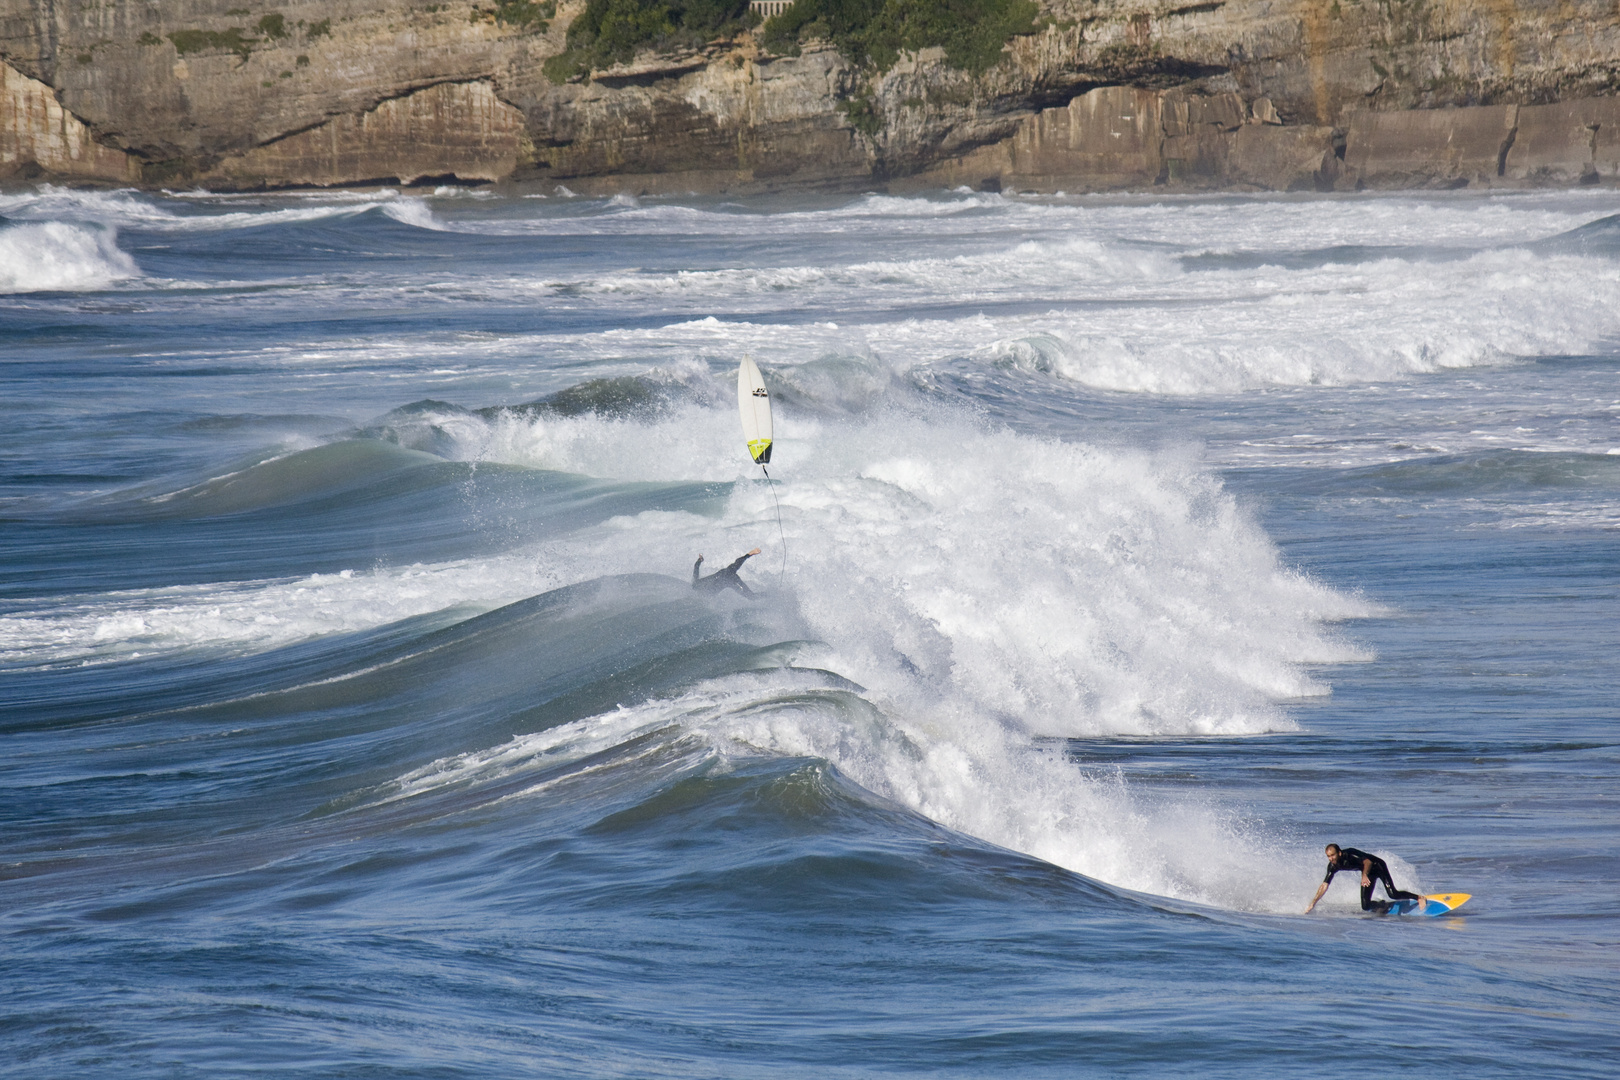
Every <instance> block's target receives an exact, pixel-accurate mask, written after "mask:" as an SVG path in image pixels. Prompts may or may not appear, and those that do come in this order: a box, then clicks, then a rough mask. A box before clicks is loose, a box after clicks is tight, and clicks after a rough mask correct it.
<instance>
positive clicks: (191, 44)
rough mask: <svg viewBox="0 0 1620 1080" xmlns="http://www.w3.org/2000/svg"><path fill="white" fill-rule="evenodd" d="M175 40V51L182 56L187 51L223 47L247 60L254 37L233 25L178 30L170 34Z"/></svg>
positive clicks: (192, 51)
mask: <svg viewBox="0 0 1620 1080" xmlns="http://www.w3.org/2000/svg"><path fill="white" fill-rule="evenodd" d="M169 40H170V41H172V42H174V51H175V52H177V53H179V54H180V55H181V56H184V55H186V53H194V52H207V51H208V50H210V49H222V50H228V51H230V52H233V53H235V54H236V55H237V56H240V57H241V58H242V61H243V62H244V63H246V62H247V58H248V54H249V53H251V52H252V51H253V42H254V39H253V38H245V37H243V36H242V28H241V27H239V26H233V27H231V28H230V29H229V30H176V31H175V32H174V33H172V34H170V35H169Z"/></svg>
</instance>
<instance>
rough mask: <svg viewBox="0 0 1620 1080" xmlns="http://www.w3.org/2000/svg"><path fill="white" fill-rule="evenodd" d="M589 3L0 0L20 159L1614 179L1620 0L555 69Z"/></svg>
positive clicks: (1202, 12) (1151, 183)
mask: <svg viewBox="0 0 1620 1080" xmlns="http://www.w3.org/2000/svg"><path fill="white" fill-rule="evenodd" d="M582 9H583V0H563V2H562V3H561V4H560V5H555V6H554V5H552V4H549V3H548V4H547V5H546V6H545V7H544V8H541V7H539V6H538V5H535V4H533V3H532V2H531V0H449V2H444V3H421V2H416V0H374V2H372V3H369V4H360V3H355V2H353V0H324V2H322V3H319V4H317V3H313V2H300V0H293V2H269V0H164V2H163V3H161V4H157V3H152V2H150V0H139V2H137V0H0V60H3V66H0V79H3V81H0V178H3V177H6V176H10V177H11V178H13V179H27V178H32V177H38V176H49V177H60V178H64V179H68V180H74V181H90V180H94V181H104V182H112V183H130V182H136V183H145V184H153V185H159V184H161V185H173V184H188V185H190V184H201V185H205V186H209V187H216V188H253V187H275V186H288V185H324V184H345V183H361V182H367V181H375V180H397V181H399V182H403V183H411V182H416V181H423V180H433V181H442V180H446V179H456V180H460V181H484V180H490V181H493V180H503V181H515V182H526V181H527V182H547V183H552V182H558V181H565V182H567V183H568V184H569V185H570V186H571V187H573V188H575V189H576V190H581V191H617V190H632V191H645V190H673V191H687V190H700V191H718V190H733V191H743V190H761V189H774V188H787V187H808V186H823V187H849V186H856V185H866V186H870V185H873V184H884V185H890V186H908V185H910V186H923V185H933V184H958V183H968V184H971V185H973V186H977V187H986V188H998V187H1010V188H1018V189H1035V190H1043V189H1044V190H1053V189H1064V190H1069V191H1085V190H1114V189H1132V188H1154V187H1158V188H1164V189H1170V190H1196V189H1207V188H1239V189H1250V190H1257V189H1321V190H1327V189H1335V188H1337V189H1346V188H1356V187H1363V186H1370V187H1424V186H1441V187H1457V186H1464V185H1475V186H1479V185H1486V186H1496V185H1506V186H1514V185H1520V186H1522V185H1530V184H1570V183H1603V182H1620V99H1617V98H1616V97H1615V96H1614V95H1615V94H1616V93H1617V92H1620V8H1617V5H1616V3H1615V0H1601V2H1599V0H1562V2H1557V3H1554V2H1530V0H1478V2H1474V3H1461V2H1441V0H1431V2H1425V0H1327V2H1321V0H1210V2H1203V3H1189V2H1179V3H1178V2H1169V3H1149V2H1143V0H1043V3H1042V7H1041V12H1042V16H1041V18H1040V19H1039V20H1038V22H1037V23H1036V25H1035V27H1034V30H1033V32H1032V33H1028V34H1025V35H1022V36H1017V37H1014V38H1012V39H1011V40H1010V42H1009V43H1008V45H1007V47H1006V49H1005V50H1004V52H1003V54H1002V58H1001V60H1000V62H999V63H996V64H994V65H993V66H991V67H990V68H989V69H988V70H985V71H983V72H982V73H979V74H972V73H969V72H967V71H963V70H959V69H957V68H953V67H952V66H951V65H950V64H949V63H948V62H947V59H946V56H945V53H944V52H943V51H941V50H939V49H922V50H920V51H918V52H914V53H908V54H905V55H902V56H901V58H900V59H899V61H898V62H895V63H892V64H891V65H890V66H889V67H888V68H887V69H885V70H877V69H875V68H874V67H872V66H870V65H867V66H864V67H857V66H855V65H854V64H852V63H851V62H850V61H849V60H848V59H847V58H846V57H844V56H843V55H841V54H840V53H839V52H838V51H836V50H835V49H833V48H832V47H831V46H830V45H828V44H826V43H824V42H817V41H814V40H807V41H806V42H805V43H804V45H803V47H802V48H800V49H799V50H798V55H793V56H789V55H780V54H779V53H772V52H770V51H767V50H766V49H765V48H764V47H763V46H762V44H761V42H762V40H763V38H762V37H761V36H757V35H756V34H754V33H750V32H743V33H740V34H738V35H736V36H734V37H732V38H730V39H728V40H722V41H716V42H712V43H710V44H709V45H708V46H706V47H704V48H701V49H698V50H696V51H689V52H685V53H682V54H679V55H659V54H654V53H651V52H643V53H641V54H639V55H637V56H636V57H635V58H634V59H633V60H631V61H629V62H628V63H622V64H618V65H616V66H613V67H610V68H608V69H606V70H597V71H594V72H591V73H590V74H589V75H588V76H584V77H580V76H575V77H574V78H573V79H572V80H571V81H567V82H564V83H562V84H560V85H559V84H556V83H554V82H553V81H552V79H551V78H548V77H547V74H546V72H545V70H544V65H545V62H546V60H548V59H549V58H551V57H554V56H556V55H557V54H559V53H560V52H562V51H563V49H564V47H565V40H564V32H565V31H566V29H567V27H568V25H569V23H570V22H571V20H572V19H574V18H575V17H576V16H577V15H578V14H579V12H580V11H581V10H582Z"/></svg>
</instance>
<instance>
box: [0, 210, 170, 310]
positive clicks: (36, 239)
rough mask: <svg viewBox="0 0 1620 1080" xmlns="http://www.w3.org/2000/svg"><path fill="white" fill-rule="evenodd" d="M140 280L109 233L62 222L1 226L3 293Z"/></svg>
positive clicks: (101, 286) (0, 282)
mask: <svg viewBox="0 0 1620 1080" xmlns="http://www.w3.org/2000/svg"><path fill="white" fill-rule="evenodd" d="M139 275H140V270H139V268H137V267H136V265H135V260H134V259H133V258H131V257H130V256H129V254H128V253H127V252H125V251H122V250H120V248H119V247H118V240H117V237H116V236H115V234H114V233H113V231H112V230H111V229H104V228H96V227H94V226H84V225H68V224H65V223H63V222H59V221H47V222H42V223H38V224H21V225H10V226H6V227H0V293H25V292H45V291H51V290H85V289H104V288H106V287H107V286H109V285H111V284H113V283H115V282H118V281H125V280H128V279H130V278H133V277H138V276H139Z"/></svg>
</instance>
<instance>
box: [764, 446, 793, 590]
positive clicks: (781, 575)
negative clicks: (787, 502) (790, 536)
mask: <svg viewBox="0 0 1620 1080" xmlns="http://www.w3.org/2000/svg"><path fill="white" fill-rule="evenodd" d="M759 471H760V472H762V473H764V474H765V483H766V484H768V485H769V486H770V489H771V501H772V502H773V503H775V504H776V535H777V536H780V537H781V538H782V569H780V570H778V571H777V572H776V583H777V584H778V585H780V584H781V583H782V582H783V580H785V579H786V577H787V533H785V532H783V531H782V500H780V499H778V498H777V497H776V481H775V480H772V479H771V470H769V469H767V468H766V467H765V463H764V462H763V461H762V462H760V464H759Z"/></svg>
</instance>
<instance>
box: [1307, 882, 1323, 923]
mask: <svg viewBox="0 0 1620 1080" xmlns="http://www.w3.org/2000/svg"><path fill="white" fill-rule="evenodd" d="M1327 887H1328V883H1327V882H1325V881H1324V882H1322V884H1320V885H1318V886H1317V887H1316V895H1315V896H1313V897H1311V902H1310V904H1309V906H1307V907H1306V908H1305V914H1307V915H1309V914H1310V913H1311V912H1312V911H1314V910H1316V902H1317V901H1318V900H1320V899H1322V894H1323V893H1325V892H1327Z"/></svg>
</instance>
